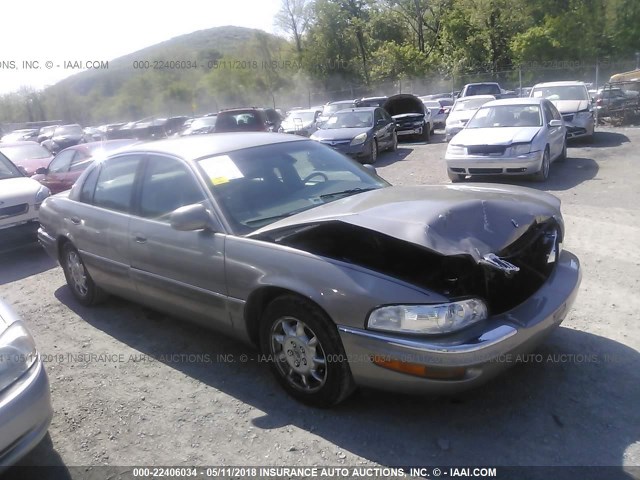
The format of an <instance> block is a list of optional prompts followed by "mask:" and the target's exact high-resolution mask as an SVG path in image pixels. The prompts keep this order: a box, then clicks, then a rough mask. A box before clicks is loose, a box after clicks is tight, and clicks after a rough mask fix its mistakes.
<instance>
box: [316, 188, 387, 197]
mask: <svg viewBox="0 0 640 480" xmlns="http://www.w3.org/2000/svg"><path fill="white" fill-rule="evenodd" d="M377 189H378V187H370V188H360V187H358V188H350V189H348V190H342V191H341V192H333V193H325V194H322V195H320V198H323V199H324V198H331V197H337V196H339V195H344V196H347V195H355V194H356V193H362V192H369V191H371V190H377Z"/></svg>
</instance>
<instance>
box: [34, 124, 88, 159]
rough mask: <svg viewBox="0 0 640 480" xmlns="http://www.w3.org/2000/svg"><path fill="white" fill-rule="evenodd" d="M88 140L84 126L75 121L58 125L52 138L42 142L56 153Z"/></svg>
mask: <svg viewBox="0 0 640 480" xmlns="http://www.w3.org/2000/svg"><path fill="white" fill-rule="evenodd" d="M86 141H87V138H86V135H85V133H84V131H83V130H82V127H81V126H80V125H78V124H77V123H74V124H70V125H60V126H58V127H56V129H55V130H54V131H53V134H52V135H51V138H50V139H49V140H45V141H44V142H42V146H44V147H45V148H47V150H49V151H50V152H51V153H53V154H54V155H55V154H57V153H58V152H59V151H61V150H64V149H65V148H67V147H72V146H73V145H78V144H79V143H85V142H86Z"/></svg>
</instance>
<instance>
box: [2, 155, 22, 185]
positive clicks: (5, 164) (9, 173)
mask: <svg viewBox="0 0 640 480" xmlns="http://www.w3.org/2000/svg"><path fill="white" fill-rule="evenodd" d="M22 176H23V175H22V173H20V170H18V167H16V166H15V165H14V164H13V163H11V162H10V161H9V159H8V158H7V157H5V156H4V155H2V154H1V153H0V180H6V179H7V178H16V177H22Z"/></svg>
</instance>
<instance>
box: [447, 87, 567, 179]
mask: <svg viewBox="0 0 640 480" xmlns="http://www.w3.org/2000/svg"><path fill="white" fill-rule="evenodd" d="M566 156H567V132H566V127H565V124H564V121H563V120H562V116H561V115H560V113H559V112H558V110H557V109H556V107H554V105H553V104H552V103H551V102H550V101H549V100H546V99H541V98H509V99H504V100H494V101H491V102H488V103H485V104H484V105H483V106H482V107H481V108H480V109H479V110H478V111H477V112H476V113H475V115H474V116H473V117H472V118H471V120H469V122H468V123H467V124H466V126H465V128H464V129H463V130H462V131H461V132H460V133H458V134H457V135H455V136H454V137H453V138H452V139H451V142H450V143H449V146H448V148H447V153H446V155H445V160H446V162H447V172H448V174H449V178H450V179H451V181H452V182H457V181H460V180H464V179H465V178H466V176H467V175H472V176H476V175H533V176H534V178H535V179H536V180H539V181H544V180H546V179H547V178H548V177H549V169H550V165H551V162H553V161H554V160H562V159H564V158H566Z"/></svg>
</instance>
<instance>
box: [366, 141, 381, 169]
mask: <svg viewBox="0 0 640 480" xmlns="http://www.w3.org/2000/svg"><path fill="white" fill-rule="evenodd" d="M377 160H378V142H377V141H376V140H375V139H373V140H371V149H370V150H369V155H368V156H367V159H366V161H365V162H364V163H370V164H374V163H376V161H377Z"/></svg>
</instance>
